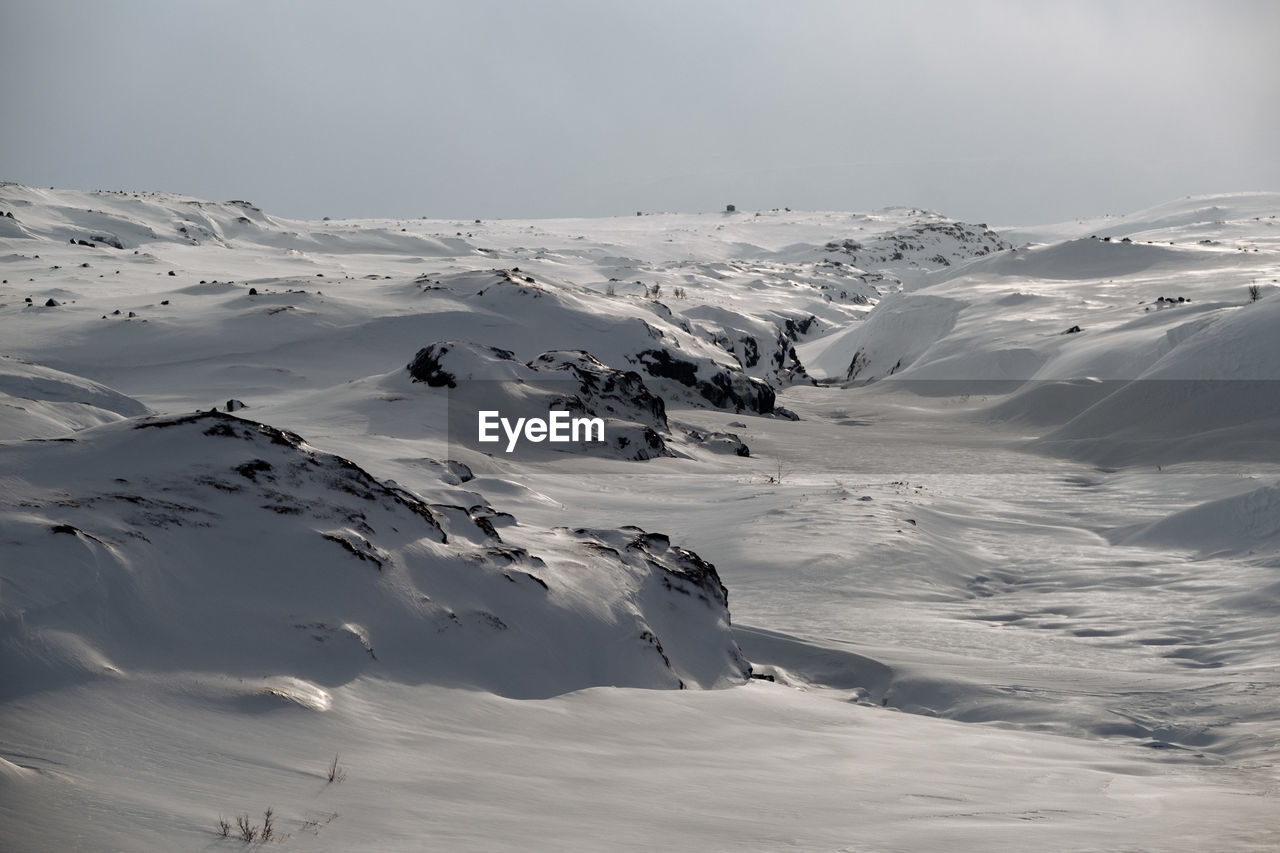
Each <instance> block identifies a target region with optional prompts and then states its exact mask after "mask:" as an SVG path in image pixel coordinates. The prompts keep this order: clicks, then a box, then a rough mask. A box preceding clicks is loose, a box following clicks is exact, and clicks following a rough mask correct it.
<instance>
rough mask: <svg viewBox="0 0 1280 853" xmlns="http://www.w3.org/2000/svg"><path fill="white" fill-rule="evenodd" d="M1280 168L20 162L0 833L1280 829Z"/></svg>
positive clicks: (0, 402)
mask: <svg viewBox="0 0 1280 853" xmlns="http://www.w3.org/2000/svg"><path fill="white" fill-rule="evenodd" d="M1277 215H1280V194H1275V193H1242V194H1233V195H1219V196H1209V197H1202V198H1191V199H1184V200H1180V201H1176V202H1171V203H1169V204H1166V205H1161V206H1159V207H1156V208H1152V209H1151V210H1148V211H1142V212H1139V213H1136V214H1132V215H1129V216H1124V217H1104V218H1100V219H1094V220H1080V221H1076V222H1070V223H1060V224H1056V225H1047V226H1045V225H1042V226H1015V227H998V228H996V229H994V230H993V229H991V228H988V227H987V226H986V225H979V224H971V223H964V222H959V221H955V220H951V219H948V218H946V217H945V216H942V215H940V214H937V213H934V212H930V211H921V210H914V209H909V208H889V209H885V210H880V211H874V212H870V213H844V212H805V211H792V210H787V209H774V210H761V211H751V212H747V211H725V212H717V213H710V214H661V213H660V214H645V215H638V216H634V217H631V216H628V217H618V218H613V219H597V220H573V219H565V220H539V221H484V222H481V221H479V220H470V219H467V220H428V219H399V220H395V219H387V220H334V221H330V220H324V221H312V222H304V221H293V220H288V219H283V218H280V217H276V216H273V215H271V214H269V213H268V212H264V211H262V210H260V209H259V208H257V207H256V206H255V205H253V204H251V203H249V202H245V201H229V202H221V203H219V202H210V201H204V200H199V199H192V198H187V197H183V196H177V195H170V194H164V193H132V192H83V191H72V190H43V189H34V188H30V187H24V186H19V185H16V184H9V183H5V184H0V847H3V848H4V849H6V850H9V849H12V850H21V851H36V850H50V849H59V850H91V851H97V850H119V849H128V850H140V851H172V850H186V849H191V850H208V849H219V850H220V849H223V848H226V849H231V848H235V849H241V848H242V847H243V844H242V843H241V841H240V840H237V839H236V838H234V837H231V838H223V837H221V836H220V835H219V832H218V820H219V818H223V819H228V820H229V821H230V822H231V823H232V825H233V826H234V819H235V818H236V817H237V816H241V815H243V816H245V818H246V820H249V821H250V822H255V821H256V822H257V823H258V824H259V825H260V824H261V822H262V819H263V818H262V816H261V815H262V813H263V811H264V810H265V809H266V808H267V807H271V808H272V809H273V814H274V815H275V820H276V821H277V824H276V837H275V838H274V839H273V840H272V841H270V842H266V843H261V844H260V845H259V846H261V847H262V848H263V849H267V848H269V847H272V846H275V845H276V844H279V845H280V846H281V847H282V849H291V850H308V851H316V850H351V849H367V848H376V849H379V850H404V851H411V850H412V851H416V850H421V849H423V848H424V846H438V847H448V848H449V849H464V850H528V849H539V850H556V851H561V850H593V851H594V850H602V849H609V850H647V849H652V848H653V847H655V846H668V847H672V848H674V849H698V850H730V849H732V850H743V849H754V850H777V849H783V848H794V849H804V850H838V849H864V848H865V849H875V850H921V849H932V848H933V847H936V846H937V843H938V839H939V838H946V839H947V845H948V846H949V848H950V849H955V850H961V851H979V850H981V851H984V853H985V851H1021V850H1026V849H1043V850H1046V851H1058V850H1061V851H1078V850H1115V849H1134V850H1160V851H1197V853H1198V851H1202V850H1208V849H1212V850H1233V851H1235V850H1239V851H1254V850H1257V851H1261V850H1271V849H1274V848H1275V846H1276V844H1277V843H1278V842H1280V835H1278V834H1277V828H1276V824H1275V820H1274V817H1273V813H1274V808H1273V803H1272V800H1273V799H1274V792H1275V790H1276V786H1277V782H1278V781H1280V777H1277V775H1276V771H1275V768H1276V766H1277V764H1276V756H1277V755H1278V754H1280V727H1277V725H1276V723H1275V714H1274V708H1275V706H1276V703H1277V702H1280V679H1277V677H1276V672H1275V664H1274V656H1275V648H1276V644H1277V643H1278V642H1280V628H1278V627H1277V621H1276V619H1275V614H1276V607H1277V600H1278V599H1277V584H1276V577H1275V572H1276V568H1277V566H1278V565H1280V563H1278V562H1277V560H1278V559H1280V556H1278V555H1280V550H1278V547H1277V545H1278V542H1277V530H1278V529H1280V528H1278V526H1277V520H1276V508H1277V500H1276V489H1277V484H1278V483H1280V462H1278V461H1277V460H1280V452H1278V451H1280V447H1278V445H1277V438H1276V436H1278V435H1280V394H1277V393H1276V389H1277V388H1280V375H1278V373H1280V350H1278V349H1277V343H1276V342H1277V340H1278V339H1277V337H1276V335H1275V334H1274V329H1275V327H1276V325H1277V322H1280V239H1278V237H1280V231H1277V230H1276V229H1277V227H1278V226H1277V220H1276V216H1277ZM1251 287H1253V288H1256V297H1257V298H1256V299H1255V298H1254V295H1255V293H1254V292H1251V291H1250V288H1251ZM482 410H500V411H501V412H502V413H503V414H504V415H510V416H511V417H512V418H513V419H518V418H521V417H523V418H526V419H536V418H538V417H541V416H545V415H548V414H549V413H550V412H551V411H553V410H554V411H561V412H565V413H568V414H571V415H573V416H575V417H582V418H584V419H592V418H599V419H600V421H601V423H602V424H603V425H604V433H605V436H606V437H607V440H606V441H604V442H600V443H592V442H590V441H578V442H569V443H565V444H562V445H554V446H553V445H552V444H551V443H550V442H547V443H545V444H538V445H537V446H536V447H534V448H533V449H534V451H535V452H523V451H522V452H518V453H517V452H507V450H506V448H505V446H503V445H502V444H501V443H486V442H481V441H479V440H478V436H477V434H476V429H477V418H478V416H479V415H478V413H479V412H480V411H482ZM526 435H527V433H526ZM534 444H537V443H536V442H534ZM658 531H661V532H658ZM730 604H732V618H731V616H730ZM681 687H684V688H708V689H687V690H680V689H678V688H681ZM710 688H717V689H710ZM335 753H336V754H337V755H336V756H335ZM331 771H332V772H331ZM331 777H332V778H331Z"/></svg>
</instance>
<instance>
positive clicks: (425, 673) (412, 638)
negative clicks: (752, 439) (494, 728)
mask: <svg viewBox="0 0 1280 853" xmlns="http://www.w3.org/2000/svg"><path fill="white" fill-rule="evenodd" d="M0 458H2V459H3V466H4V470H5V471H6V472H8V477H9V478H10V479H9V482H10V485H11V486H12V485H13V482H14V479H15V478H16V481H17V482H18V483H21V486H20V488H18V489H16V490H11V491H8V492H7V493H6V497H5V499H4V504H3V509H2V512H3V528H4V535H3V537H2V541H0V551H2V553H3V557H0V565H2V566H3V567H4V568H3V580H4V583H5V585H6V588H7V589H9V590H11V591H13V592H12V593H11V594H7V595H6V598H5V601H4V602H3V605H2V607H3V620H2V624H3V641H2V642H0V648H2V649H3V652H2V653H3V657H4V661H3V665H2V668H3V669H4V671H5V672H6V673H7V676H6V679H5V688H4V691H5V693H6V695H8V696H10V697H12V696H15V695H22V694H25V693H28V692H31V691H36V690H41V689H46V688H49V687H53V686H57V685H60V684H66V683H69V682H75V681H79V680H83V679H88V678H95V677H127V676H128V675H129V674H130V673H133V672H137V671H197V672H210V673H222V674H227V675H234V676H240V677H248V676H259V675H277V676H283V675H288V676H291V677H295V678H298V679H302V680H304V681H306V682H309V683H314V684H319V685H324V686H332V685H338V684H342V683H345V682H348V681H350V680H351V679H353V678H356V677H357V676H359V675H362V674H363V675H369V676H374V677H381V678H387V679H393V680H397V681H404V682H409V683H418V682H424V681H431V682H437V683H444V684H457V685H470V686H475V687H482V688H484V689H488V690H492V691H494V692H497V693H502V694H505V695H511V696H526V697H528V696H551V695H555V694H558V693H562V692H565V691H568V690H575V689H579V688H582V687H589V686H592V685H596V684H614V685H627V686H636V687H684V686H691V687H692V686H699V687H715V686H721V685H727V684H732V683H735V682H740V681H742V680H743V679H744V678H745V677H746V673H747V666H746V664H745V662H744V661H743V660H742V658H741V655H740V653H739V652H738V650H737V646H736V645H735V643H734V642H733V639H732V637H731V636H730V633H729V614H728V610H727V596H726V594H725V592H724V588H723V586H722V585H721V584H720V581H719V577H718V576H717V575H716V572H715V570H714V568H713V567H711V566H710V564H708V563H706V562H704V561H702V560H701V559H699V558H698V557H697V556H696V555H694V554H692V553H690V552H687V551H684V550H683V549H680V548H676V547H674V546H671V545H670V544H669V542H668V541H667V540H666V538H665V537H662V536H658V535H655V534H645V533H644V532H643V531H640V530H638V529H627V530H624V531H607V530H603V531H588V530H577V531H574V532H572V533H568V532H563V531H562V532H561V533H560V534H548V535H547V537H546V538H545V539H544V540H543V544H544V546H545V550H543V551H542V553H541V556H539V555H535V554H531V553H529V551H527V550H525V549H524V548H522V547H520V546H517V545H514V544H512V543H510V542H507V541H504V537H503V536H501V535H499V533H498V531H497V529H496V528H495V527H494V525H493V524H492V523H491V522H490V521H489V519H490V518H492V517H494V516H496V515H498V513H496V512H495V511H494V510H493V509H492V508H491V507H490V506H488V505H487V504H485V503H474V501H475V500H476V497H475V495H474V494H473V493H469V492H463V491H456V495H457V498H458V501H459V503H458V504H457V505H451V504H446V503H435V504H427V503H426V502H425V501H423V500H422V499H420V498H418V497H416V496H415V495H413V494H411V493H409V492H406V491H405V490H403V489H401V488H399V487H397V486H394V485H392V484H387V483H384V482H381V481H379V480H377V479H376V478H374V477H372V476H371V475H369V474H368V473H367V472H366V471H364V470H363V469H361V468H360V467H359V466H357V465H356V464H354V463H352V462H350V461H349V460H346V459H343V458H341V457H338V456H334V455H331V454H327V453H323V452H321V451H319V450H317V449H315V448H313V447H311V446H310V445H308V444H307V443H306V442H305V441H303V440H302V439H301V438H300V437H298V436H297V435H294V434H292V433H289V432H286V431H282V430H278V429H275V428H272V427H269V426H265V425H263V424H257V423H254V422H251V421H246V420H242V419H240V418H237V417H234V416H232V415H227V414H221V413H215V412H208V413H202V414H196V415H190V416H184V417H179V418H172V417H170V418H148V419H141V420H130V421H124V422H121V423H118V424H113V425H109V426H106V427H99V428H96V429H93V430H88V431H84V432H81V433H79V434H78V435H77V436H76V438H75V439H74V440H68V441H62V442H34V443H33V442H27V443H22V444H13V443H10V444H7V445H4V446H0ZM19 495H20V496H21V497H19ZM508 523H509V522H508ZM526 535H535V536H536V535H537V531H530V532H528V533H527V534H526ZM588 589H589V590H590V591H591V592H590V595H589V596H586V597H584V591H585V590H588Z"/></svg>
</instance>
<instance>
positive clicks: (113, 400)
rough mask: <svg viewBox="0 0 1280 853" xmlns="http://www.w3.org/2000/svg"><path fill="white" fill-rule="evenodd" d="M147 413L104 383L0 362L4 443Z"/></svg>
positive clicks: (0, 426)
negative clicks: (14, 439) (6, 439)
mask: <svg viewBox="0 0 1280 853" xmlns="http://www.w3.org/2000/svg"><path fill="white" fill-rule="evenodd" d="M146 413H147V407H146V406H144V405H143V404H142V403H140V402H138V401H137V400H134V399H133V398H131V397H127V396H125V395H124V394H121V393H120V392H118V391H115V390H113V389H111V388H108V387H106V386H105V385H102V384H100V383H97V382H92V381H90V380H87V379H83V378H81V377H79V376H73V375H71V374H69V373H63V372H62V371H60V370H53V369H52V368H48V367H44V366H42V365H38V364H31V363H29V362H25V361H22V360H20V359H15V358H10V357H8V356H0V437H5V438H51V437H54V436H59V435H65V434H66V433H68V432H71V431H72V430H76V429H83V428H85V427H90V426H97V425H99V424H104V423H110V422H112V421H116V420H120V419H121V418H124V417H131V416H134V415H142V414H146Z"/></svg>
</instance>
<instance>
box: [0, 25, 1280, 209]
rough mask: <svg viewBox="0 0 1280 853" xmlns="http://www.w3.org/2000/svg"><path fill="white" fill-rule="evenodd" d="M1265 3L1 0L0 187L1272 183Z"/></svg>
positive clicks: (759, 193)
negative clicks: (8, 184) (1, 181)
mask: <svg viewBox="0 0 1280 853" xmlns="http://www.w3.org/2000/svg"><path fill="white" fill-rule="evenodd" d="M1278 151H1280V3H1277V2H1274V0H1217V2H1186V1H1185V0H1182V1H1181V2H1180V0H1162V2H1138V1H1137V0H1128V1H1127V0H1072V2H1049V0H1025V2H995V1H994V0H992V2H960V0H953V2H946V1H945V0H934V1H933V2H930V0H918V2H888V0H882V2H878V3H866V2H856V0H785V2H784V0H618V1H617V2H615V1H614V0H539V2H534V0H512V1H511V2H497V0H465V2H464V0H455V1H454V2H444V0H434V1H432V0H424V1H423V2H385V1H384V0H362V2H354V0H349V2H334V1H333V0H307V2H283V0H274V2H273V0H247V1H246V0H218V2H200V3H197V2H186V1H185V0H119V2H109V3H104V2H101V0H95V2H87V0H30V2H21V1H20V0H0V179H6V180H15V181H19V182H22V183H28V184H34V185H37V186H51V185H52V186H60V187H76V188H83V189H130V190H133V189H157V190H168V191H173V192H182V193H188V194H191V195H196V196H201V197H205V198H211V199H216V200H224V199H230V198H245V199H249V200H251V201H253V202H254V203H256V204H259V205H260V206H262V207H264V208H266V209H267V210H268V211H269V212H273V213H277V214H280V215H286V216H307V217H320V216H325V215H329V216H335V217H340V216H343V217H345V216H378V215H386V216H432V217H469V218H471V217H486V218H492V217H540V216H578V215H582V216H595V215H613V214H624V215H628V214H634V212H635V211H637V210H644V211H701V210H716V209H720V208H721V207H723V205H724V204H726V203H730V202H732V203H735V204H737V205H738V207H739V209H743V210H751V209H760V208H769V207H782V206H790V207H792V208H796V209H836V210H866V209H871V208H875V207H880V206H883V205H887V204H904V205H914V206H921V207H929V208H933V209H936V210H940V211H941V212H943V213H947V214H949V215H952V216H957V217H961V218H967V219H970V220H980V221H986V222H991V223H997V222H1003V223H1012V222H1022V223H1031V222H1041V221H1051V220H1059V219H1067V218H1071V217H1074V216H1082V215H1090V214H1098V213H1122V212H1128V211H1132V210H1136V209H1138V208H1141V207H1145V206H1148V205H1150V204H1155V203H1159V202H1162V201H1169V200H1171V199H1174V198H1178V197H1180V196H1183V195H1188V194H1194V193H1205V192H1218V191H1235V190H1252V189H1262V190H1276V189H1280V154H1278Z"/></svg>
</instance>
